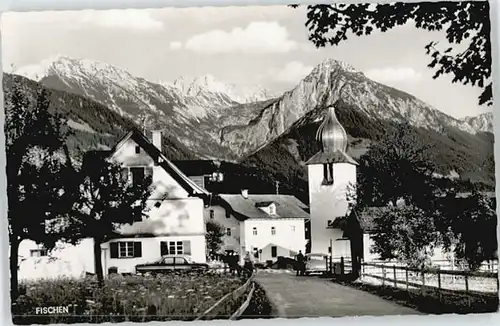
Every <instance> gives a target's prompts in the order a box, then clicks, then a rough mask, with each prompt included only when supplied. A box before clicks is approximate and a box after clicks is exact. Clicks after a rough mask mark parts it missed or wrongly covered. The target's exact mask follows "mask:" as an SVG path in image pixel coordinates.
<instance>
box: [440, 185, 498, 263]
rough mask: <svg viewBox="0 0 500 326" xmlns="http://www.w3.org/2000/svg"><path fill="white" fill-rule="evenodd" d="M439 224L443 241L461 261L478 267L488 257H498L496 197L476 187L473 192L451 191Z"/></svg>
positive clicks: (443, 202) (443, 206)
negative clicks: (459, 193)
mask: <svg viewBox="0 0 500 326" xmlns="http://www.w3.org/2000/svg"><path fill="white" fill-rule="evenodd" d="M441 206H442V209H440V211H441V214H440V215H438V216H437V218H436V226H437V227H438V229H439V231H440V233H441V234H442V240H443V241H442V244H443V246H444V248H445V249H446V250H449V251H451V252H452V254H454V255H455V257H456V258H457V260H458V261H462V262H465V263H466V265H468V267H469V269H471V270H476V269H478V268H479V267H480V266H481V264H482V263H483V262H484V261H486V260H493V259H497V258H498V254H497V250H498V243H497V232H496V230H497V215H496V212H495V207H496V201H495V199H494V198H488V197H487V196H486V195H484V194H483V193H481V192H479V191H477V190H475V189H474V190H473V191H472V193H471V194H470V195H469V196H463V195H462V196H456V195H453V194H450V195H449V196H447V197H446V198H443V199H442V202H441Z"/></svg>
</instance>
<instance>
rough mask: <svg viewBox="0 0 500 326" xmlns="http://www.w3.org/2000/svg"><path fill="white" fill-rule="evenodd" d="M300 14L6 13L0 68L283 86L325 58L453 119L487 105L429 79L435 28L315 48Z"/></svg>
mask: <svg viewBox="0 0 500 326" xmlns="http://www.w3.org/2000/svg"><path fill="white" fill-rule="evenodd" d="M306 19H307V18H306V9H305V7H299V8H298V9H292V8H289V7H286V6H248V7H191V8H164V9H135V10H106V11H93V10H84V11H66V12H62V11H59V12H56V11H52V12H50V11H47V12H20V13H5V14H3V15H2V22H1V25H0V31H1V33H2V66H3V70H4V71H6V72H10V71H12V69H16V68H20V67H23V66H25V65H30V64H37V63H39V62H41V61H43V60H47V59H49V58H51V57H54V56H57V55H65V56H69V57H73V58H85V59H92V60H97V61H102V62H106V63H109V64H112V65H115V66H118V67H120V68H123V69H126V70H128V71H129V72H130V73H131V74H133V75H136V76H139V77H143V78H146V79H148V80H150V81H153V82H157V81H163V82H172V81H173V80H175V79H176V78H178V77H181V76H182V77H184V78H186V79H191V78H194V77H196V76H200V75H206V74H210V75H213V76H214V77H215V78H216V79H217V80H219V81H222V82H226V83H232V84H236V85H239V86H261V87H264V88H267V89H269V90H271V91H274V92H283V91H287V90H290V89H292V88H293V87H294V86H296V85H297V84H298V82H299V81H300V80H301V79H302V78H304V77H305V76H307V75H308V74H309V73H310V72H311V70H312V69H313V68H314V66H316V65H318V64H319V63H321V62H322V61H324V60H325V59H328V58H332V59H336V60H340V61H344V62H346V63H348V64H350V65H352V66H353V67H354V68H356V69H358V70H360V71H363V72H364V73H365V75H366V76H368V77H369V78H371V79H374V80H376V81H379V82H382V83H384V84H386V85H389V86H392V87H395V88H398V89H400V90H403V91H406V92H408V93H410V94H412V95H415V96H416V97H418V98H419V99H421V100H423V101H424V102H426V103H428V104H430V105H432V106H434V107H435V108H437V109H438V110H441V111H443V112H445V113H447V114H449V115H451V116H454V117H457V118H460V117H463V116H473V115H477V114H480V113H483V112H487V111H492V108H491V107H486V106H479V105H478V96H479V94H480V93H481V91H480V89H478V88H474V87H471V86H464V85H461V84H453V83H452V82H451V77H450V76H444V77H440V78H439V79H437V80H434V79H432V75H433V70H432V69H430V68H428V67H427V64H428V63H429V62H430V57H429V56H427V55H426V54H425V48H424V47H425V45H426V44H428V43H429V42H431V41H440V42H441V44H442V43H444V44H443V48H446V44H447V43H446V40H445V39H444V33H443V32H427V31H422V30H418V29H416V28H415V27H414V26H413V25H411V24H408V25H404V26H401V27H398V28H395V29H393V30H390V31H388V32H384V33H382V32H375V33H372V35H369V36H362V37H357V36H354V35H352V36H351V37H349V38H348V40H347V41H345V42H344V43H341V44H340V45H338V46H327V47H325V48H320V49H316V48H315V47H314V46H313V44H312V43H311V42H310V41H308V34H307V29H306V27H305V21H306Z"/></svg>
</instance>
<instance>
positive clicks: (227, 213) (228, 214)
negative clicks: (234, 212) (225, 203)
mask: <svg viewBox="0 0 500 326" xmlns="http://www.w3.org/2000/svg"><path fill="white" fill-rule="evenodd" d="M230 217H231V214H230V213H229V211H228V210H226V218H230Z"/></svg>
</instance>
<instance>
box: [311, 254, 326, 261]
mask: <svg viewBox="0 0 500 326" xmlns="http://www.w3.org/2000/svg"><path fill="white" fill-rule="evenodd" d="M307 259H309V260H324V259H325V258H324V256H323V255H308V256H307Z"/></svg>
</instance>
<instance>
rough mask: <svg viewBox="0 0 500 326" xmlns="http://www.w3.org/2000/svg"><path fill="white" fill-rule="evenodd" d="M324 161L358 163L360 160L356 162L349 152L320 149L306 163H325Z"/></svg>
mask: <svg viewBox="0 0 500 326" xmlns="http://www.w3.org/2000/svg"><path fill="white" fill-rule="evenodd" d="M323 163H350V164H354V165H358V162H356V161H355V160H354V159H353V158H352V157H351V156H349V154H347V153H345V152H341V151H338V150H337V151H335V152H323V151H319V152H318V153H316V154H314V156H313V157H311V158H310V159H309V160H308V161H307V162H306V164H323Z"/></svg>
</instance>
